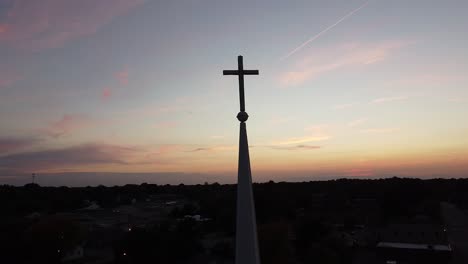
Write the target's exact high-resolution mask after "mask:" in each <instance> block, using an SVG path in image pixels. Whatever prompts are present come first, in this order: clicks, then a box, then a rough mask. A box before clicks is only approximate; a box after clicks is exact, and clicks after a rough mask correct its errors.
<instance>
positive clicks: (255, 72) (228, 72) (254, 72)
mask: <svg viewBox="0 0 468 264" xmlns="http://www.w3.org/2000/svg"><path fill="white" fill-rule="evenodd" d="M242 73H243V74H244V75H258V70H243V71H242ZM223 75H239V70H224V71H223Z"/></svg>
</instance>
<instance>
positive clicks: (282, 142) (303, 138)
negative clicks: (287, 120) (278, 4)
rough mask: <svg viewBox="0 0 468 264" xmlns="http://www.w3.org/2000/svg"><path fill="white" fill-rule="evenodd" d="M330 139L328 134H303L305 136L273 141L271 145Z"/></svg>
mask: <svg viewBox="0 0 468 264" xmlns="http://www.w3.org/2000/svg"><path fill="white" fill-rule="evenodd" d="M328 139H330V136H326V135H323V136H320V135H319V136H305V137H293V138H288V139H285V140H281V141H276V142H273V144H272V145H295V144H303V143H308V142H317V141H324V140H328Z"/></svg>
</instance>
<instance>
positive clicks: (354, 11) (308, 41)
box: [280, 0, 371, 61]
mask: <svg viewBox="0 0 468 264" xmlns="http://www.w3.org/2000/svg"><path fill="white" fill-rule="evenodd" d="M370 1H371V0H367V1H366V2H365V3H364V4H362V5H361V6H360V7H358V8H356V9H354V10H353V11H351V12H349V13H348V14H346V15H345V16H344V17H342V18H340V19H339V20H338V21H336V22H335V23H334V24H333V25H331V26H329V27H327V28H326V29H324V30H322V31H320V32H319V33H318V34H317V35H315V36H313V37H312V38H310V39H308V40H307V41H306V42H304V43H302V44H301V45H299V47H297V48H295V49H293V50H292V51H291V52H289V53H288V54H286V56H284V57H282V58H281V59H280V61H282V60H284V59H287V58H289V57H290V56H291V55H293V54H294V53H296V52H297V51H299V50H300V49H302V48H303V47H304V46H305V45H307V44H309V43H310V42H312V41H314V40H316V39H318V38H319V37H320V36H321V35H323V34H324V33H326V32H327V31H328V30H330V29H332V28H334V27H335V26H336V25H338V24H339V23H341V22H343V21H344V20H345V19H347V18H348V17H350V16H352V15H354V13H356V12H358V11H359V10H361V9H363V8H364V7H365V6H366V5H367V4H369V2H370Z"/></svg>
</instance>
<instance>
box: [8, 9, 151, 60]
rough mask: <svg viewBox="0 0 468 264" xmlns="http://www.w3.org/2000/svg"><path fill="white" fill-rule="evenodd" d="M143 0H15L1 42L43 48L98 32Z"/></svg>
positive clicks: (14, 45)
mask: <svg viewBox="0 0 468 264" xmlns="http://www.w3.org/2000/svg"><path fill="white" fill-rule="evenodd" d="M143 2H144V0H132V1H127V0H99V1H94V0H80V1H75V0H43V1H29V0H13V1H12V4H11V7H10V8H9V9H8V10H7V15H6V20H5V21H4V22H3V24H2V26H1V27H0V30H1V32H2V33H1V34H0V42H4V43H8V44H10V45H11V46H12V47H20V48H26V49H30V50H35V51H37V50H42V49H48V48H56V47H61V46H63V45H64V44H65V43H67V42H69V41H72V40H75V39H78V38H80V37H84V36H88V35H91V34H94V33H96V32H97V31H98V30H99V29H101V28H102V27H103V26H105V25H107V24H109V23H110V22H111V21H112V20H113V19H114V18H115V17H118V16H121V15H123V14H125V13H127V12H128V11H129V10H131V9H133V8H135V7H137V6H139V5H141V4H142V3H143Z"/></svg>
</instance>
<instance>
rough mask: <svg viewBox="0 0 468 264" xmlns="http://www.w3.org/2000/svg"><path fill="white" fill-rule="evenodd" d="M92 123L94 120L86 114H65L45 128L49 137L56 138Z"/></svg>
mask: <svg viewBox="0 0 468 264" xmlns="http://www.w3.org/2000/svg"><path fill="white" fill-rule="evenodd" d="M93 123H94V121H93V120H92V119H90V118H89V117H87V116H84V115H79V114H72V115H70V114H67V115H64V116H63V117H62V118H61V119H60V120H58V121H56V122H53V123H52V124H50V125H49V126H48V127H47V128H46V133H47V134H48V135H49V136H51V137H54V138H58V137H61V136H64V135H69V134H71V133H73V132H76V131H78V130H81V129H83V128H86V127H89V126H91V125H92V124H93Z"/></svg>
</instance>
